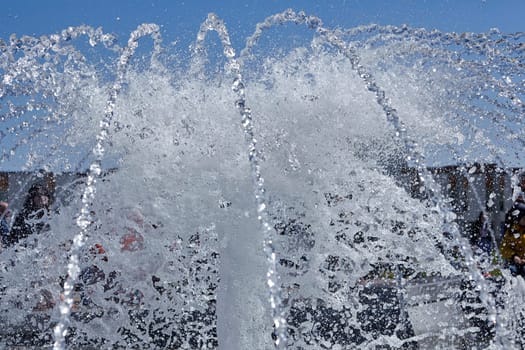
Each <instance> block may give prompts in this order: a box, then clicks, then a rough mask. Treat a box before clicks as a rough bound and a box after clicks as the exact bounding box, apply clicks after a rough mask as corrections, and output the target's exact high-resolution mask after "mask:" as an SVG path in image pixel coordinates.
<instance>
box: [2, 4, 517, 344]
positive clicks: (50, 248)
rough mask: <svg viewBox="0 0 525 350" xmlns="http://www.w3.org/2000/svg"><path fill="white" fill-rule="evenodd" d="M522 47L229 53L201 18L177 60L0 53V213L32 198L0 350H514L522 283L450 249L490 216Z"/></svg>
mask: <svg viewBox="0 0 525 350" xmlns="http://www.w3.org/2000/svg"><path fill="white" fill-rule="evenodd" d="M292 24H294V25H300V26H302V27H303V29H305V30H308V31H310V32H311V40H309V41H305V45H303V46H293V45H290V44H289V43H288V42H282V43H275V42H271V43H268V42H265V35H269V33H272V32H273V31H277V32H278V31H279V30H281V28H283V27H288V26H290V25H292ZM210 32H215V33H216V34H217V35H218V40H219V44H220V45H219V47H220V49H219V50H218V51H219V52H220V54H217V55H214V52H213V49H214V48H213V47H212V46H211V43H212V42H214V40H216V39H215V38H213V37H211V38H210V37H209V34H210ZM149 41H152V42H153V45H152V49H151V50H150V49H143V48H142V45H143V43H148V44H147V45H150V44H149ZM148 47H149V46H148ZM524 48H525V44H524V34H523V33H515V34H507V33H500V32H498V31H496V30H493V31H491V32H489V33H480V34H476V33H462V34H457V33H442V32H438V31H428V30H425V29H417V28H410V27H407V26H403V27H393V26H377V25H370V26H361V27H356V28H352V29H348V30H342V29H338V30H332V29H330V28H326V27H324V26H323V24H322V21H321V20H320V19H319V18H317V17H314V16H307V15H306V14H304V13H302V12H299V13H296V12H294V11H292V10H288V11H285V12H283V13H278V14H276V15H274V16H271V17H268V18H267V19H266V20H264V21H263V22H261V23H260V24H258V25H257V27H256V29H255V32H254V34H253V35H252V36H250V37H249V38H247V40H246V47H245V48H244V49H243V50H240V51H236V50H235V49H234V48H233V47H232V45H231V43H230V36H229V33H228V30H227V27H226V26H225V25H224V23H223V22H222V21H221V19H220V18H219V17H218V16H216V15H214V14H210V15H209V16H208V18H207V19H206V20H205V21H204V22H203V24H202V26H201V28H200V30H199V31H198V33H197V40H196V41H195V44H194V46H193V48H192V52H191V58H190V59H189V60H184V59H183V58H181V55H178V54H176V53H174V52H170V51H169V50H167V49H165V48H164V47H163V44H162V38H161V35H160V33H159V28H158V26H156V25H155V24H143V25H141V26H139V27H138V28H137V29H136V30H135V31H133V32H132V33H131V34H130V38H129V40H128V42H127V43H126V44H125V45H124V46H121V44H120V43H119V41H118V40H117V39H116V38H115V37H114V36H112V35H111V34H108V33H105V32H104V31H103V30H102V29H94V28H91V27H88V26H82V27H75V28H73V27H72V28H68V29H65V30H64V31H62V32H61V33H59V34H53V35H49V36H43V37H40V38H33V37H27V36H23V37H20V38H18V37H16V36H14V35H13V36H12V37H11V38H10V39H9V41H8V42H3V41H0V55H1V59H0V77H1V78H2V79H1V81H0V115H1V119H0V120H1V125H2V128H1V130H0V138H1V140H2V145H3V153H2V158H1V159H2V169H3V170H5V172H4V175H5V179H6V180H5V181H4V182H5V186H4V185H2V186H4V187H3V191H4V197H5V198H0V199H8V200H9V202H10V203H11V208H13V215H14V216H16V214H17V212H20V211H21V209H22V203H23V200H24V198H25V194H26V192H27V190H28V189H29V187H30V186H31V185H32V184H34V183H40V184H42V185H43V186H44V187H47V189H48V190H50V192H51V193H52V195H51V197H52V198H51V199H52V205H51V208H50V210H49V212H47V213H45V215H43V216H42V217H41V218H40V219H39V221H44V226H43V227H44V229H43V230H40V232H39V233H38V234H37V233H35V234H32V235H30V236H29V237H27V238H25V239H23V240H21V241H20V242H18V243H17V244H16V245H13V246H11V247H5V248H4V249H3V250H2V252H1V254H2V256H3V258H2V269H3V274H2V277H1V280H0V282H1V283H0V285H1V286H2V298H1V299H0V305H1V308H0V310H1V313H0V318H1V319H2V323H3V324H5V325H6V326H5V327H4V329H3V330H2V333H1V336H0V343H1V344H2V346H4V347H9V346H26V347H49V348H51V347H53V348H55V349H66V348H79V347H80V348H90V347H91V348H95V347H97V348H98V347H101V346H102V347H108V348H141V349H142V348H144V349H146V348H151V349H154V348H177V349H196V348H221V349H247V348H254V349H268V348H272V347H275V348H278V349H285V348H286V349H319V348H326V349H347V348H370V349H379V348H381V349H383V348H395V349H417V348H424V349H428V348H436V349H441V348H443V349H444V348H446V349H451V348H456V349H467V348H469V349H470V348H479V349H485V348H486V349H507V348H516V347H518V346H519V345H518V344H522V339H523V334H522V333H521V332H522V331H521V329H523V325H522V324H521V323H520V321H519V320H520V319H521V318H522V317H523V316H522V315H523V314H524V313H525V309H524V307H523V306H522V305H521V304H522V303H520V301H521V300H522V299H523V295H524V294H525V287H524V286H523V280H522V279H520V278H516V277H512V276H511V275H510V272H507V270H506V269H505V268H504V267H503V263H502V261H501V258H500V257H499V254H498V253H497V252H495V253H494V254H493V255H492V256H487V255H484V254H482V253H480V252H479V251H477V250H475V249H473V248H472V247H471V245H470V243H469V242H468V239H467V237H466V233H465V232H466V228H467V227H468V225H467V224H468V222H469V221H472V218H471V217H472V214H475V215H476V216H477V215H478V214H479V211H480V210H483V211H485V212H486V213H487V215H489V217H490V220H491V224H492V225H491V230H490V233H491V238H492V240H493V242H494V243H497V242H498V241H499V239H500V229H499V225H500V223H501V216H502V214H504V212H505V210H506V209H508V207H509V205H510V203H511V202H512V201H511V199H512V198H511V196H512V193H510V192H509V191H508V188H510V186H511V185H512V184H515V183H516V178H515V177H512V175H513V174H514V173H513V171H515V170H517V169H519V168H520V167H521V166H522V164H523V159H522V156H521V155H520V154H519V153H518V152H517V151H515V152H514V150H518V149H521V148H520V147H523V140H522V139H521V138H520V132H519V130H520V127H521V123H522V121H521V118H520V117H521V116H522V115H523V112H524V106H523V103H522V101H521V99H522V98H523V90H524V87H525V84H524V80H523V74H524V70H523V50H524ZM210 51H212V52H210ZM239 117H240V118H239ZM243 139H244V140H243ZM510 150H513V151H512V152H511V151H510ZM451 164H452V165H453V166H454V167H455V168H454V173H453V174H452V173H446V172H445V170H446V169H447V168H445V167H444V166H445V165H451ZM443 174H445V175H443ZM447 176H448V177H447ZM443 179H445V181H443ZM451 179H454V180H453V181H452V180H451ZM480 179H482V180H480ZM512 179H514V180H512ZM505 181H508V182H507V183H508V184H509V186H507V187H508V188H507V191H506V192H505V189H506V187H505V186H504V184H505ZM511 181H514V183H512V182H511ZM4 182H2V183H4ZM467 193H468V194H471V197H467ZM32 224H37V223H32ZM38 224H42V223H41V222H39V223H38Z"/></svg>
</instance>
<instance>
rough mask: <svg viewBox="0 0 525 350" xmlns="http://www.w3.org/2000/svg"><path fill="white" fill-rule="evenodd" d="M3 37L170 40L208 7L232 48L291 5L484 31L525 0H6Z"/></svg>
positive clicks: (506, 25) (514, 14) (327, 19)
mask: <svg viewBox="0 0 525 350" xmlns="http://www.w3.org/2000/svg"><path fill="white" fill-rule="evenodd" d="M0 5H1V10H0V38H3V39H7V38H8V37H9V35H10V34H12V33H16V34H17V35H18V36H21V35H37V36H39V35H42V34H51V33H56V32H59V31H61V30H62V29H64V28H66V27H67V26H77V25H80V24H87V25H90V26H93V27H98V26H102V27H103V28H104V30H105V31H106V32H112V33H115V34H117V35H118V36H119V41H121V42H124V41H125V40H127V37H128V34H129V33H130V32H131V31H132V30H133V29H134V28H136V27H137V25H139V24H141V23H145V22H154V23H157V24H159V25H161V26H162V34H163V37H164V39H165V40H166V41H168V42H172V41H178V42H179V43H182V44H187V43H190V42H191V41H192V40H194V38H195V35H196V33H197V31H198V28H199V25H200V23H201V22H202V21H203V20H204V19H205V18H206V14H207V13H208V12H215V13H217V14H218V15H219V16H220V17H221V18H223V19H224V20H225V22H226V25H227V27H228V28H229V31H230V35H231V36H232V41H233V44H234V47H235V48H237V49H240V48H241V47H242V46H243V45H242V44H243V43H244V39H245V38H246V37H247V36H248V35H249V34H251V33H252V32H253V29H254V27H255V24H256V23H258V22H260V21H262V20H263V19H264V18H265V17H266V16H268V15H271V14H274V13H277V12H280V11H283V10H284V9H286V8H293V9H294V10H297V11H299V10H304V11H305V12H307V13H308V14H314V15H317V16H319V17H321V19H322V20H323V22H324V23H325V25H327V26H329V27H343V28H350V27H354V26H357V25H360V24H370V23H378V24H393V25H400V24H404V23H406V24H409V25H411V26H414V27H425V28H427V29H433V28H437V29H439V30H442V31H456V32H464V31H473V32H483V31H487V30H489V29H490V28H494V27H496V28H499V29H500V30H502V31H505V32H516V31H525V20H524V19H523V16H524V14H525V0H382V1H380V0H334V1H330V0H323V1H321V0H319V1H312V0H310V1H297V0H295V1H291V0H288V1H286V0H280V1H278V0H253V1H233V0H213V1H211V0H210V1H202V0H186V1H180V0H149V1H145V0H84V1H78V0H18V1H12V0H0Z"/></svg>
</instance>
